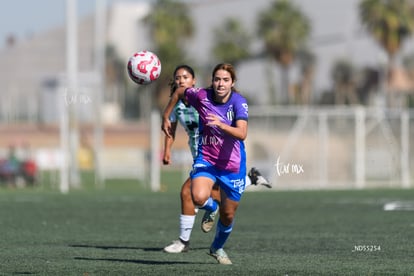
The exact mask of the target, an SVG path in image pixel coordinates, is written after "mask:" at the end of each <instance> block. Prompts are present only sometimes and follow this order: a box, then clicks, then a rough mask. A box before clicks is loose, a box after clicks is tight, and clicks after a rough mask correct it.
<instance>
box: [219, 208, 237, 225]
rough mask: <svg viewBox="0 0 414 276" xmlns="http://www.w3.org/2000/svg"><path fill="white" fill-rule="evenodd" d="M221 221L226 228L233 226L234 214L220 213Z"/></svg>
mask: <svg viewBox="0 0 414 276" xmlns="http://www.w3.org/2000/svg"><path fill="white" fill-rule="evenodd" d="M220 220H221V223H222V224H223V225H225V226H229V225H231V224H232V223H233V220H234V212H226V211H220Z"/></svg>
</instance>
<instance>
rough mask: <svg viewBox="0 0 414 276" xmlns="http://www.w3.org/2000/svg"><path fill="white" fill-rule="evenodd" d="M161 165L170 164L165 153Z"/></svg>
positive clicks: (169, 158)
mask: <svg viewBox="0 0 414 276" xmlns="http://www.w3.org/2000/svg"><path fill="white" fill-rule="evenodd" d="M162 163H163V164H164V165H169V164H171V155H170V154H169V153H165V154H164V157H163V158H162Z"/></svg>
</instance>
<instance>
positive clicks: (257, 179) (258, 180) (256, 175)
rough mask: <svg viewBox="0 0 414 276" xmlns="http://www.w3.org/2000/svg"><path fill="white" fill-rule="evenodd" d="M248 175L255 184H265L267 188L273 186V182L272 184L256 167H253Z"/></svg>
mask: <svg viewBox="0 0 414 276" xmlns="http://www.w3.org/2000/svg"><path fill="white" fill-rule="evenodd" d="M247 175H248V176H249V178H250V181H251V182H252V184H253V185H263V186H266V187H267V188H272V184H270V183H269V181H267V179H266V178H264V177H263V176H262V174H261V173H260V172H259V171H258V170H257V169H256V168H255V167H253V168H251V169H250V171H249V173H248V174H247Z"/></svg>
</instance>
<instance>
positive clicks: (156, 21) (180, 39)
mask: <svg viewBox="0 0 414 276" xmlns="http://www.w3.org/2000/svg"><path fill="white" fill-rule="evenodd" d="M144 22H146V23H147V24H148V26H149V29H150V34H151V37H152V39H153V42H154V52H155V53H156V54H157V56H158V57H159V58H160V60H161V63H162V72H161V76H160V78H159V79H158V80H157V82H156V83H155V90H156V91H155V92H154V93H153V94H154V95H155V97H156V100H157V101H156V102H157V105H158V107H159V108H161V107H162V106H164V101H163V100H162V99H163V97H162V96H164V95H166V94H167V95H168V93H167V92H166V89H167V88H168V87H167V85H168V83H169V81H170V78H171V76H172V74H173V70H174V68H175V67H176V66H177V65H178V64H182V63H184V62H185V61H186V56H185V51H184V47H183V46H184V43H185V40H186V39H189V38H191V37H192V36H193V34H194V27H193V26H194V25H193V22H192V19H191V16H190V12H189V8H188V6H187V5H186V4H185V3H183V2H179V1H173V0H157V1H156V2H155V3H154V5H153V7H152V11H151V12H150V13H149V14H148V16H146V17H145V18H144ZM167 61H168V62H167Z"/></svg>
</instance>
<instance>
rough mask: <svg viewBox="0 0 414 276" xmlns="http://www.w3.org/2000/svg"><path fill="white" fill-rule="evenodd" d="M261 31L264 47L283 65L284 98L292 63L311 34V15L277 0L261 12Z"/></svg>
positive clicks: (259, 23) (286, 0) (286, 2)
mask: <svg viewBox="0 0 414 276" xmlns="http://www.w3.org/2000/svg"><path fill="white" fill-rule="evenodd" d="M258 34H259V36H260V37H261V38H262V39H263V40H264V44H265V49H266V52H267V53H268V54H270V55H271V56H272V57H273V58H274V59H275V60H276V61H277V62H278V63H279V64H280V65H281V66H282V74H283V76H282V91H283V93H286V94H284V96H283V98H285V99H286V98H287V93H288V90H289V67H290V65H291V64H292V62H293V60H294V59H295V55H296V52H297V51H298V50H299V48H301V47H302V45H303V44H304V43H305V41H306V40H307V38H308V36H309V34H310V24H309V19H308V18H307V17H306V16H305V15H304V14H303V13H302V11H301V10H300V9H299V8H298V7H296V6H295V5H294V4H293V3H291V2H290V1H288V0H276V1H274V2H273V4H272V5H271V7H270V8H268V9H266V10H265V11H263V12H262V13H261V14H259V20H258Z"/></svg>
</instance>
